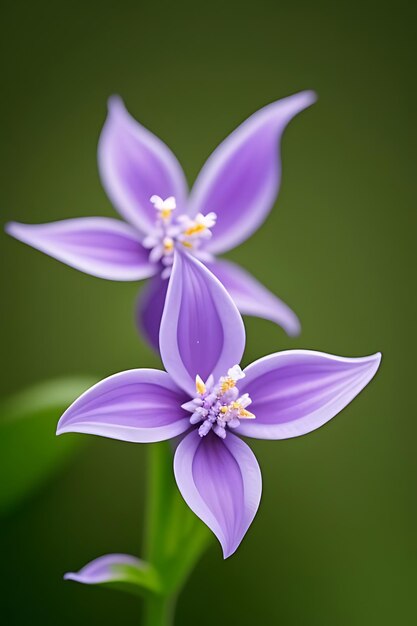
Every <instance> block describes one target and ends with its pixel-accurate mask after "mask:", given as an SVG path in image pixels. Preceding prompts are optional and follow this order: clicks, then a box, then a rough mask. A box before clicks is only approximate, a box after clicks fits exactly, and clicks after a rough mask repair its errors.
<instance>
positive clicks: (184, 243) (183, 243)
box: [181, 241, 193, 248]
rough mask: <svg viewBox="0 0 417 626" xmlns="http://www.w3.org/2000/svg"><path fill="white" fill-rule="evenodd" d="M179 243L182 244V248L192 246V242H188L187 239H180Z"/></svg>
mask: <svg viewBox="0 0 417 626" xmlns="http://www.w3.org/2000/svg"><path fill="white" fill-rule="evenodd" d="M181 243H182V245H183V246H184V248H192V247H193V244H192V243H190V242H189V241H182V242H181Z"/></svg>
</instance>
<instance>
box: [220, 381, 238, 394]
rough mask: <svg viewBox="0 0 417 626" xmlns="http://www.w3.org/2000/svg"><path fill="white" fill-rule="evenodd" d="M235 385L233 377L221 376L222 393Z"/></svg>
mask: <svg viewBox="0 0 417 626" xmlns="http://www.w3.org/2000/svg"><path fill="white" fill-rule="evenodd" d="M235 386H236V381H235V380H233V378H223V380H222V384H221V387H220V390H221V392H222V393H226V391H228V390H229V389H233V387H235Z"/></svg>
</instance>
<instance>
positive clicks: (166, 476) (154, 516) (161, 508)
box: [145, 441, 174, 567]
mask: <svg viewBox="0 0 417 626" xmlns="http://www.w3.org/2000/svg"><path fill="white" fill-rule="evenodd" d="M148 448H149V453H148V454H149V457H148V458H149V461H148V493H147V502H146V510H147V520H146V531H145V532H146V535H145V554H146V558H147V560H148V561H149V562H150V563H152V564H153V565H155V566H156V567H157V566H158V565H159V564H160V562H161V557H163V550H164V546H163V544H162V541H161V540H162V537H163V535H164V532H163V530H164V526H165V525H166V523H167V518H168V515H169V509H170V504H171V502H170V493H171V491H172V489H171V483H172V481H173V480H174V478H173V473H172V453H171V452H170V449H169V444H168V443H167V442H166V441H164V442H161V443H154V444H151V445H150V446H148Z"/></svg>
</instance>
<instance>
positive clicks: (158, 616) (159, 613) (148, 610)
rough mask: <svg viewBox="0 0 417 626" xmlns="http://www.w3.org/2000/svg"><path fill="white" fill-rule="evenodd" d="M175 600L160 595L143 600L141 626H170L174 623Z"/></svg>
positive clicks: (153, 595)
mask: <svg viewBox="0 0 417 626" xmlns="http://www.w3.org/2000/svg"><path fill="white" fill-rule="evenodd" d="M174 611H175V599H174V598H172V597H170V596H167V595H160V594H158V595H157V594H151V595H149V596H147V597H146V598H145V605H144V615H143V621H142V624H143V626H172V625H173V623H174Z"/></svg>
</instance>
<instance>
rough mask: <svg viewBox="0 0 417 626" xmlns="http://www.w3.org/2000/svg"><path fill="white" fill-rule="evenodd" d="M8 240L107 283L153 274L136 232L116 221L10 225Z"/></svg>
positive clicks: (87, 219) (95, 219) (94, 219)
mask: <svg viewBox="0 0 417 626" xmlns="http://www.w3.org/2000/svg"><path fill="white" fill-rule="evenodd" d="M6 231H7V233H8V234H9V235H12V237H15V238H16V239H19V241H23V242H24V243H27V244H28V245H30V246H32V247H33V248H36V249H37V250H40V251H41V252H44V253H45V254H49V256H52V257H54V258H55V259H58V261H62V262H63V263H66V264H67V265H70V266H71V267H74V268H76V269H78V270H80V271H82V272H86V273H87V274H91V275H92V276H98V277H99V278H107V279H108V280H122V281H124V280H140V279H142V278H148V277H149V276H152V275H153V274H155V272H156V271H157V266H156V265H154V264H151V263H150V262H149V260H148V257H149V252H148V250H145V248H144V247H143V246H142V244H141V242H140V238H139V236H138V234H137V233H136V231H135V230H134V229H133V228H132V227H131V226H129V225H128V224H125V223H124V222H121V221H119V220H114V219H109V218H106V217H81V218H77V219H70V220H62V221H59V222H51V223H50V224H19V223H17V222H10V223H9V224H7V226H6Z"/></svg>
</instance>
